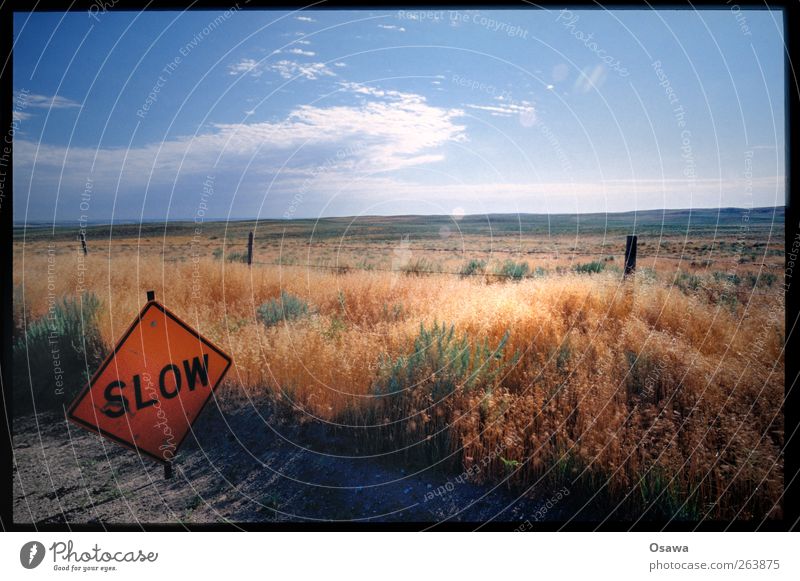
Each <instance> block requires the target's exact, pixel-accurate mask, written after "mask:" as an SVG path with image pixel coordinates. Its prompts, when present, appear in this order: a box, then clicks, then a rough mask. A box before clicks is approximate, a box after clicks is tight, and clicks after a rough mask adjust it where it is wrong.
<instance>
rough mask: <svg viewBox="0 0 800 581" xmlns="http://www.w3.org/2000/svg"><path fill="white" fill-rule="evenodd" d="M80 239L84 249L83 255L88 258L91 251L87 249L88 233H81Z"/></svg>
mask: <svg viewBox="0 0 800 581" xmlns="http://www.w3.org/2000/svg"><path fill="white" fill-rule="evenodd" d="M78 237H79V238H80V239H81V247H82V248H83V255H84V256H86V255H87V254H89V250H88V249H87V248H86V233H85V232H83V231H81V233H80V235H79V236H78Z"/></svg>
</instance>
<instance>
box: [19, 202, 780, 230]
mask: <svg viewBox="0 0 800 581" xmlns="http://www.w3.org/2000/svg"><path fill="white" fill-rule="evenodd" d="M778 208H783V209H786V204H781V205H776V206H710V207H702V208H651V209H646V210H622V211H617V212H569V213H566V212H557V213H543V212H495V213H483V214H462V215H454V214H362V215H355V214H343V215H330V216H317V217H293V218H286V217H267V218H255V217H252V216H251V217H214V218H208V217H203V218H202V219H201V220H200V221H199V223H208V222H287V223H288V222H299V221H307V220H341V219H344V218H355V219H358V218H413V217H425V218H452V219H454V220H461V219H464V218H472V217H475V216H480V217H485V216H542V217H560V216H567V217H571V216H593V215H602V216H609V215H622V214H636V213H653V212H664V213H666V212H682V211H683V212H703V211H722V210H748V211H752V210H768V209H772V210H774V209H778ZM170 222H176V223H177V222H197V218H196V217H180V218H166V219H165V218H118V219H116V220H114V221H108V219H107V218H105V219H104V218H101V219H98V220H89V221H86V222H84V223H85V224H87V225H90V226H103V225H115V224H120V225H121V224H125V225H130V224H140V223H141V224H144V223H159V224H163V223H170ZM80 223H81V220H54V221H50V220H30V221H26V222H19V221H16V220H15V221H14V223H13V225H14V226H15V227H17V226H26V225H30V224H37V225H42V224H47V225H54V226H58V225H75V224H80Z"/></svg>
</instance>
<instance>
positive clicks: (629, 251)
mask: <svg viewBox="0 0 800 581" xmlns="http://www.w3.org/2000/svg"><path fill="white" fill-rule="evenodd" d="M637 239H638V237H637V236H628V238H627V240H626V241H625V276H628V275H629V274H633V272H634V271H635V270H636V241H637Z"/></svg>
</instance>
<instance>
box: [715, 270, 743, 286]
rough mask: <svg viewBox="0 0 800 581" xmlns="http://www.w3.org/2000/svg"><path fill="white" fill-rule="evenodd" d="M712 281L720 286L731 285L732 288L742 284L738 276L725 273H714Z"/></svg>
mask: <svg viewBox="0 0 800 581" xmlns="http://www.w3.org/2000/svg"><path fill="white" fill-rule="evenodd" d="M714 280H715V281H716V282H720V283H722V284H731V285H733V286H739V285H740V284H741V283H742V278H741V277H740V276H739V275H738V274H736V273H732V274H730V273H727V272H715V273H714Z"/></svg>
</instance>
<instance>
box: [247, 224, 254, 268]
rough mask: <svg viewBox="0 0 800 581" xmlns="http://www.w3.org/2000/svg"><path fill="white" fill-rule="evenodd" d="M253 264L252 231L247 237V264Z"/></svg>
mask: <svg viewBox="0 0 800 581" xmlns="http://www.w3.org/2000/svg"><path fill="white" fill-rule="evenodd" d="M251 264H253V232H252V231H250V235H249V236H248V237H247V266H250V265H251Z"/></svg>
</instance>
